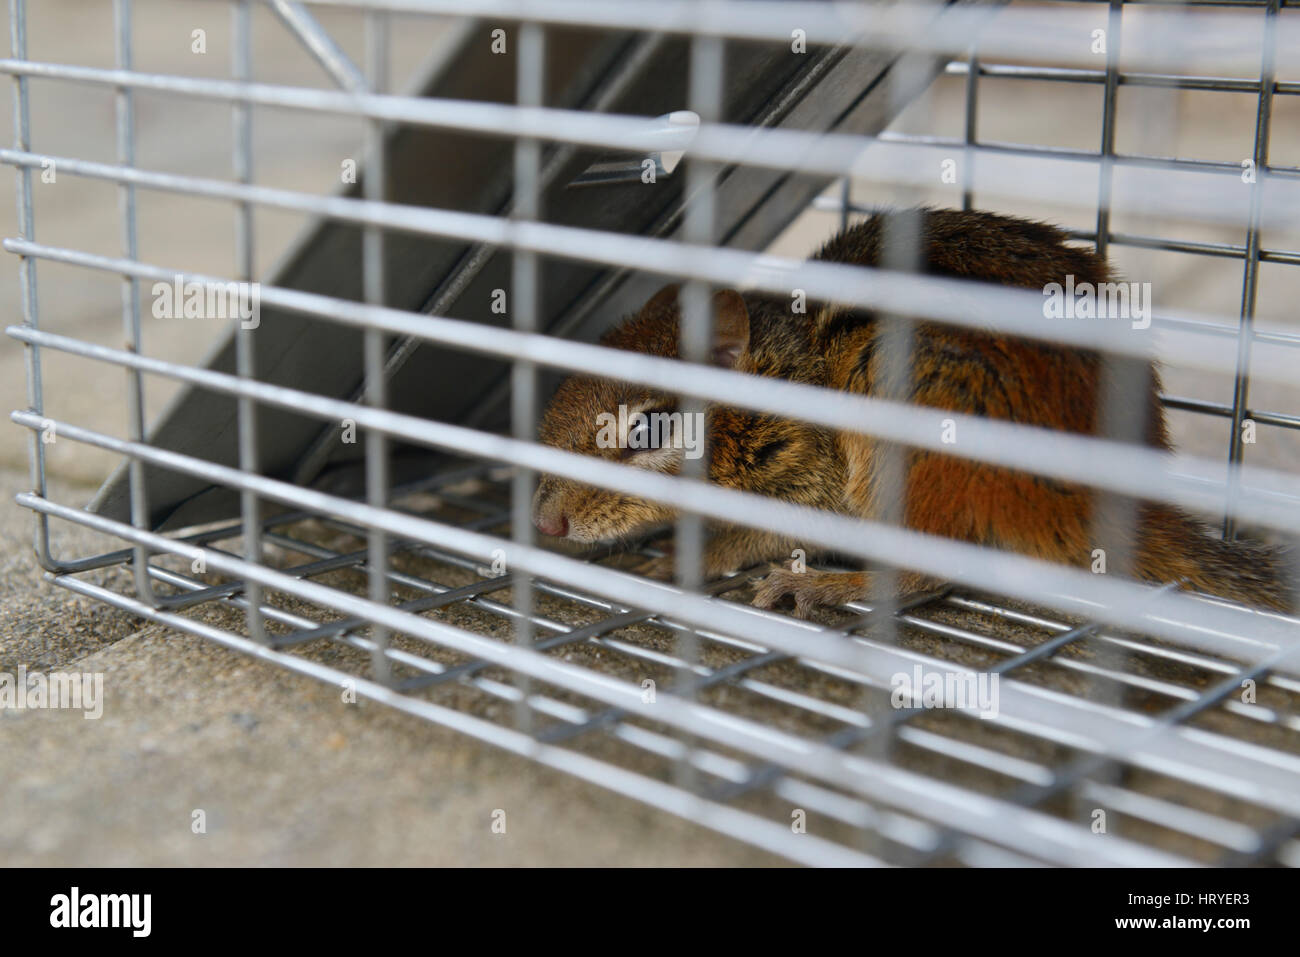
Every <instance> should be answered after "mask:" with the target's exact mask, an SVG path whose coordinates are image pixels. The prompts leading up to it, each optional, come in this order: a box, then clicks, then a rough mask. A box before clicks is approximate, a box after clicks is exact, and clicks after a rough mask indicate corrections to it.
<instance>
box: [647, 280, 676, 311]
mask: <svg viewBox="0 0 1300 957" xmlns="http://www.w3.org/2000/svg"><path fill="white" fill-rule="evenodd" d="M681 291H682V287H681V286H680V285H679V284H678V283H675V282H674V283H670V284H669V285H667V286H664V287H663V288H662V289H660V290H659V291H658V292H657V293H655V294H654V295H653V296H651V297H650V298H649V299H647V300H646V304H645V305H644V306H642V307H641V310H642V311H643V312H660V311H661V310H664V309H676V308H677V296H678V295H679V294H680V293H681Z"/></svg>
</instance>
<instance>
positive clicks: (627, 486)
mask: <svg viewBox="0 0 1300 957" xmlns="http://www.w3.org/2000/svg"><path fill="white" fill-rule="evenodd" d="M19 331H21V332H23V333H24V335H25V336H32V335H35V336H37V337H38V338H39V339H40V340H42V341H43V342H44V343H45V344H47V345H58V346H59V347H61V348H64V349H65V350H66V351H69V352H74V353H80V354H86V355H97V356H99V357H101V358H108V359H110V361H115V362H119V363H121V364H123V365H127V366H129V367H131V368H138V369H141V370H144V371H160V372H166V373H167V374H174V375H175V376H176V377H178V378H182V379H186V380H187V381H191V382H194V383H195V384H199V383H206V384H209V385H215V386H219V387H220V388H221V390H222V391H226V392H230V393H232V394H237V395H245V396H248V397H251V398H256V399H259V400H260V401H263V402H267V403H268V404H276V405H279V406H281V407H283V408H290V409H296V410H297V411H300V412H310V413H311V414H316V415H321V416H323V417H326V418H332V419H336V420H340V421H341V420H342V419H344V418H353V419H355V420H356V421H357V423H358V424H359V425H361V426H362V427H363V428H373V429H375V430H378V431H382V432H384V433H385V434H388V435H392V436H397V437H402V438H407V439H410V440H412V441H418V442H424V443H429V444H433V445H438V446H441V447H445V448H451V449H454V450H456V451H459V452H469V453H471V454H475V455H481V456H483V457H487V458H492V459H496V460H499V461H506V462H513V463H516V464H522V465H525V466H526V467H530V468H535V469H537V470H538V471H542V472H550V473H552V474H558V475H565V476H568V477H571V478H573V479H574V480H576V481H581V482H588V483H594V484H598V485H603V486H605V487H609V488H614V489H617V490H619V491H623V492H625V493H627V494H631V495H639V496H641V497H647V498H651V499H654V500H657V501H663V502H668V503H672V504H674V505H678V506H679V507H681V508H683V509H686V510H692V511H698V513H700V514H706V515H711V516H712V517H716V518H724V519H726V520H727V521H731V522H735V523H737V524H740V525H744V526H746V527H751V526H752V527H759V528H765V529H768V530H775V531H779V532H782V533H784V534H787V535H789V536H790V537H791V538H792V539H793V540H795V541H800V542H809V543H816V544H819V545H822V546H824V547H827V548H831V549H835V550H838V551H840V552H841V553H843V554H853V555H857V556H858V557H862V558H866V559H869V560H875V561H883V562H886V563H889V562H890V561H891V560H896V558H891V556H898V555H906V556H907V559H906V563H907V565H908V567H915V568H918V569H919V570H925V571H927V572H930V573H935V574H938V575H940V577H942V578H955V579H956V580H966V581H968V583H970V584H976V585H977V587H985V588H991V589H993V590H998V588H999V586H1000V585H1001V586H1002V587H1005V582H1006V579H1005V578H1003V577H1002V576H1003V575H1005V574H1011V573H1010V572H1002V571H1001V570H1000V568H999V569H998V570H997V571H995V572H994V573H993V574H991V575H990V574H982V573H983V572H987V571H988V570H989V568H990V567H992V568H997V567H998V566H997V563H999V562H1004V561H1005V562H1008V563H1009V565H1008V568H1010V567H1011V566H1017V563H1028V564H1027V565H1024V566H1017V567H1018V573H1019V574H1021V575H1028V576H1030V578H1031V580H1032V581H1033V582H1034V583H1039V582H1041V586H1042V587H1041V590H1037V591H1036V590H1034V589H1033V588H1032V586H1027V585H1026V584H1020V585H1018V587H1020V588H1021V589H1022V590H1021V591H1020V592H1019V594H1020V597H1023V598H1025V599H1026V600H1029V601H1033V600H1035V598H1036V597H1038V596H1042V595H1052V596H1054V597H1055V598H1056V599H1057V600H1058V601H1065V602H1067V603H1068V604H1072V605H1073V604H1075V603H1077V602H1081V603H1082V604H1081V605H1080V607H1082V608H1088V609H1091V608H1092V603H1093V599H1092V596H1093V595H1098V596H1099V593H1100V591H1101V590H1102V589H1108V588H1112V587H1119V588H1121V589H1123V588H1127V589H1131V590H1129V591H1119V592H1114V593H1111V594H1110V596H1109V597H1110V600H1111V601H1114V602H1116V603H1117V608H1114V609H1110V610H1109V611H1108V613H1109V614H1118V615H1119V616H1120V618H1119V620H1118V621H1114V623H1117V624H1122V625H1127V626H1131V627H1139V628H1140V627H1142V625H1139V624H1136V623H1135V621H1134V620H1133V619H1131V618H1129V617H1128V615H1127V613H1125V612H1123V611H1121V610H1120V609H1122V608H1123V607H1125V606H1127V605H1130V604H1131V603H1132V602H1134V601H1137V600H1138V596H1139V595H1142V594H1147V593H1148V590H1147V589H1145V588H1144V587H1143V586H1139V585H1136V584H1132V583H1127V582H1119V581H1106V582H1103V581H1102V580H1101V579H1099V578H1098V577H1097V576H1095V575H1089V574H1087V573H1084V572H1080V571H1076V570H1074V569H1068V568H1065V567H1064V566H1058V565H1052V564H1049V563H1045V562H1042V561H1036V560H1032V559H1026V558H1022V557H1021V556H1015V555H1011V554H1010V553H996V557H995V555H994V554H989V553H988V551H987V550H986V549H981V548H979V547H978V546H973V545H965V544H962V543H957V542H948V540H946V539H936V538H934V537H932V536H926V535H920V534H918V533H915V532H907V531H905V530H902V529H897V528H891V527H889V526H885V525H881V524H880V523H874V522H863V521H861V520H859V519H853V518H851V517H849V516H845V515H840V514H837V513H827V512H820V511H817V510H813V509H808V508H803V507H799V506H793V505H791V504H789V503H785V502H780V501H777V500H773V499H769V498H765V497H761V496H755V495H753V494H749V493H742V492H737V491H733V490H730V489H723V488H720V487H717V486H713V485H710V484H708V483H705V482H701V481H692V480H686V479H682V478H679V477H670V476H665V475H659V474H657V473H650V472H646V471H644V470H640V469H636V468H633V467H630V466H626V465H621V464H615V463H611V462H605V461H603V460H599V459H593V458H590V457H587V456H581V455H576V454H574V453H569V452H565V451H562V450H559V449H554V448H549V447H546V446H541V445H535V444H532V443H525V442H519V441H516V440H513V439H507V438H504V437H501V436H494V435H490V434H487V433H481V432H477V431H475V430H472V429H465V428H463V427H459V426H451V425H447V424H445V423H435V422H432V421H429V420H426V419H420V418H416V417H414V416H404V415H399V414H397V413H392V412H385V411H383V410H374V409H371V408H368V407H365V406H358V405H353V404H351V403H346V402H342V401H340V400H335V399H329V398H326V397H323V396H317V395H313V394H309V393H303V392H300V391H298V390H292V389H285V388H284V387H280V386H272V385H269V384H266V383H258V382H252V381H248V380H242V379H239V378H237V377H232V376H228V375H226V374H223V373H217V372H215V371H212V370H199V369H192V368H190V367H186V366H175V367H174V368H170V369H167V368H165V367H166V366H168V365H169V364H167V363H163V362H161V361H160V360H154V359H149V358H147V357H143V356H137V355H135V354H133V353H126V352H120V353H118V354H116V355H113V353H114V352H116V350H108V349H106V348H104V347H100V346H93V345H90V344H87V343H82V342H80V340H66V341H60V339H62V338H63V337H57V338H56V337H52V336H51V335H50V334H48V333H39V332H36V331H33V330H25V329H23V328H20V329H19ZM20 338H22V336H20ZM13 418H14V421H17V422H19V423H20V424H26V425H28V426H29V427H31V428H38V429H39V428H45V427H46V425H47V424H48V423H49V421H50V420H47V419H45V418H43V417H39V416H34V415H33V414H31V413H14V415H13ZM55 434H57V435H67V436H69V437H74V438H75V437H77V436H83V437H84V438H85V440H88V441H92V442H96V443H98V442H102V441H104V440H105V438H106V437H102V436H97V435H96V434H95V433H92V432H89V431H87V430H83V429H78V428H76V427H75V426H61V425H59V424H57V423H56V424H55ZM110 441H111V440H110ZM122 448H123V449H125V448H126V447H125V446H123V447H122ZM132 448H138V449H145V450H147V451H143V452H141V453H140V454H142V455H143V456H144V457H156V456H159V455H163V456H168V457H169V461H172V462H176V463H189V462H191V461H193V460H190V459H189V457H186V456H176V455H175V454H174V453H169V452H164V451H162V450H155V449H152V448H149V447H147V446H139V445H138V444H133V445H132ZM133 454H134V453H133ZM204 464H205V465H208V467H209V469H212V470H219V471H220V474H222V475H225V476H228V477H230V478H232V479H234V480H235V481H239V480H240V478H241V477H242V473H240V472H239V471H238V470H230V469H227V468H226V467H224V466H217V465H212V464H209V463H204ZM1112 467H1113V465H1112ZM216 474H217V472H215V471H213V472H209V473H208V477H212V476H214V475H216ZM218 481H224V480H221V479H219V480H218ZM1148 481H1150V480H1149V479H1148ZM287 487H288V488H296V487H295V486H287ZM290 504H294V503H293V502H290ZM886 529H887V531H886ZM882 535H888V536H889V537H891V538H893V537H897V536H900V535H901V536H902V538H901V539H900V541H899V547H898V548H896V549H888V548H876V547H868V546H866V545H864V543H871V545H872V546H874V544H875V541H876V540H878V539H879V538H880V537H881V536H882ZM903 542H906V544H903ZM940 543H946V545H945V544H940ZM945 547H955V548H957V549H958V550H957V551H956V552H953V553H951V554H950V555H948V556H947V557H946V561H945V566H944V567H943V568H940V567H937V566H935V565H931V564H929V563H927V562H925V561H924V560H923V558H922V556H923V555H925V554H927V552H929V551H930V550H936V551H934V554H935V555H936V560H937V556H938V554H939V553H940V552H942V551H943V550H944V549H945ZM488 553H490V549H489V551H488V552H483V554H488ZM981 554H983V555H985V562H986V563H987V566H986V567H985V568H977V567H976V566H977V564H978V563H979V560H978V559H976V557H975V556H977V555H981ZM914 563H915V564H914ZM963 576H966V577H963ZM969 576H977V578H978V580H969ZM1058 576H1059V577H1058ZM1065 581H1071V582H1072V583H1073V584H1072V585H1070V586H1067V585H1064V582H1065ZM1049 583H1050V584H1049ZM1025 589H1027V590H1025ZM1073 589H1077V590H1073ZM1121 594H1122V595H1123V598H1121V597H1120V596H1121ZM1181 600H1182V601H1188V602H1190V601H1191V600H1190V599H1181ZM1103 602H1104V600H1103ZM1193 604H1194V603H1193ZM1179 608H1180V609H1181V611H1182V613H1183V615H1182V616H1183V617H1184V618H1185V619H1186V620H1188V621H1190V622H1197V623H1199V624H1202V625H1204V624H1207V622H1206V619H1205V615H1206V613H1205V612H1204V611H1198V612H1195V613H1193V612H1192V605H1191V604H1189V605H1182V606H1179ZM1230 611H1231V612H1236V611H1238V610H1237V609H1228V608H1227V607H1226V606H1225V607H1222V608H1220V611H1219V614H1225V613H1227V612H1230ZM1241 611H1245V610H1244V609H1242V610H1241ZM1084 613H1085V614H1087V613H1089V612H1084ZM1246 614H1247V618H1246V619H1231V618H1229V617H1226V615H1225V617H1223V618H1222V619H1220V624H1219V625H1218V628H1220V629H1222V631H1221V633H1220V635H1219V637H1218V638H1217V639H1211V638H1209V637H1202V638H1200V639H1199V640H1200V641H1202V642H1204V641H1212V642H1217V643H1218V644H1217V645H1216V646H1218V647H1222V645H1221V642H1222V641H1223V640H1225V639H1227V638H1228V637H1229V636H1233V635H1234V631H1235V630H1236V629H1239V628H1247V631H1249V630H1252V629H1250V628H1249V627H1247V626H1246V624H1245V622H1246V621H1251V624H1252V625H1253V626H1254V628H1255V629H1259V630H1260V631H1261V633H1275V634H1276V636H1277V639H1278V640H1279V641H1288V642H1289V641H1297V640H1300V635H1291V634H1289V633H1288V632H1287V631H1286V629H1284V628H1281V627H1279V626H1278V625H1277V623H1276V622H1273V623H1270V622H1269V621H1268V619H1267V618H1260V617H1258V616H1253V615H1252V614H1251V613H1249V612H1246ZM1187 616H1190V618H1188V617H1187ZM1149 618H1150V616H1146V615H1143V616H1142V617H1141V618H1140V619H1139V620H1141V621H1142V622H1144V623H1145V624H1146V626H1147V627H1151V626H1152V622H1151V621H1149V620H1148V619H1149ZM1230 620H1233V621H1234V625H1232V626H1229V625H1228V622H1229V621H1230ZM1159 627H1162V628H1165V627H1168V625H1167V624H1166V623H1160V625H1159ZM1179 636H1181V637H1182V638H1183V640H1185V641H1186V640H1188V638H1187V636H1186V635H1185V634H1182V633H1179V632H1176V633H1175V634H1174V635H1173V637H1179ZM1284 636H1285V637H1284ZM1236 640H1237V641H1241V640H1242V638H1241V637H1240V636H1236ZM1247 641H1248V642H1250V643H1255V644H1256V646H1257V647H1258V642H1257V641H1256V640H1251V639H1247ZM1241 650H1242V649H1241V648H1238V649H1237V651H1238V652H1239V653H1240V651H1241Z"/></svg>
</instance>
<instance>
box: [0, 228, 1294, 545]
mask: <svg viewBox="0 0 1300 957" xmlns="http://www.w3.org/2000/svg"><path fill="white" fill-rule="evenodd" d="M5 248H10V249H15V250H22V251H24V253H25V254H30V255H41V256H46V257H49V258H58V259H59V260H61V261H65V262H72V263H76V264H78V265H86V266H89V267H91V268H100V269H106V270H112V271H119V270H124V271H127V272H129V273H130V274H132V275H137V276H141V277H143V278H155V279H162V280H166V281H170V280H172V279H173V278H174V276H175V275H180V274H172V273H170V272H168V271H166V270H163V269H159V268H157V267H145V266H143V265H142V264H137V263H126V262H125V261H122V260H108V259H104V258H102V257H94V256H90V255H89V254H81V253H72V252H69V251H55V250H48V249H46V248H44V247H37V246H34V245H29V244H28V245H21V246H20V245H19V244H17V243H14V242H12V241H6V244H5ZM185 279H186V281H190V280H191V279H192V280H193V281H204V282H221V281H222V280H219V279H213V278H211V277H195V276H193V275H192V274H189V275H186V276H185ZM260 296H261V300H262V302H264V303H266V304H270V305H276V306H280V307H282V308H287V309H297V310H302V311H309V312H310V313H311V314H313V315H320V316H323V317H329V318H336V319H338V320H340V321H347V322H348V323H349V324H353V325H357V326H366V325H370V326H375V327H379V328H384V329H387V330H388V331H391V332H394V333H396V334H399V335H413V336H415V337H416V338H420V339H424V340H426V341H431V342H438V343H440V344H443V345H450V346H453V347H455V348H465V349H468V350H469V351H475V352H487V353H489V354H493V355H498V356H501V357H503V358H512V357H514V356H516V355H527V356H529V357H530V359H531V360H532V361H535V362H537V363H538V364H541V365H548V366H553V367H557V368H563V369H567V370H569V371H572V372H579V373H582V372H587V371H588V370H590V369H601V370H602V371H603V372H604V374H605V375H607V376H609V377H611V378H621V379H627V380H628V381H633V382H641V383H645V384H650V385H654V386H656V387H658V388H662V389H664V390H666V391H668V392H672V393H678V394H682V395H694V396H698V397H701V398H706V399H712V400H715V401H720V402H725V403H727V404H729V405H737V406H740V407H742V408H751V409H756V410H758V411H764V412H769V413H771V414H774V415H781V416H784V417H805V418H806V419H807V421H811V422H814V423H817V424H820V425H825V426H828V427H831V428H837V429H840V430H842V431H849V432H859V433H864V434H871V435H876V436H878V437H881V438H887V439H889V440H891V441H897V442H901V443H903V444H905V445H909V446H913V447H920V448H928V449H930V450H932V451H936V452H941V453H944V454H952V453H953V452H954V451H958V449H956V448H955V447H954V445H953V444H948V443H945V442H944V441H943V439H944V434H943V430H942V428H940V427H939V425H940V423H941V421H942V420H943V419H951V420H952V422H953V424H954V427H955V429H956V430H957V434H958V435H960V436H961V441H960V443H959V445H960V449H959V451H960V453H961V455H962V456H963V457H966V458H973V459H977V460H981V461H988V462H993V463H996V464H999V465H1004V466H1007V467H1009V468H1017V469H1023V470H1025V471H1030V472H1035V473H1038V474H1043V475H1048V476H1050V477H1053V478H1058V479H1060V480H1062V481H1069V482H1073V483H1087V484H1093V485H1096V486H1097V487H1101V488H1107V489H1110V490H1112V491H1117V492H1123V493H1126V494H1129V495H1134V496H1137V497H1140V498H1150V499H1155V500H1164V501H1169V502H1171V503H1174V504H1179V505H1183V506H1185V507H1188V508H1210V509H1214V508H1217V507H1218V506H1219V505H1220V497H1221V496H1220V494H1218V493H1219V492H1220V490H1221V488H1222V487H1223V486H1222V484H1221V483H1222V481H1223V479H1222V478H1221V476H1222V474H1223V468H1222V465H1221V464H1220V463H1218V462H1214V461H1210V460H1201V459H1194V458H1191V457H1188V456H1181V455H1180V456H1170V455H1168V454H1166V453H1163V452H1159V451H1156V450H1153V449H1143V448H1138V447H1134V446H1131V445H1126V444H1122V443H1117V442H1113V441H1109V440H1103V439H1097V438H1091V437H1085V436H1077V435H1067V434H1066V433H1061V432H1054V431H1052V430H1048V429H1042V428H1036V427H1029V426H1024V425H1019V424H1015V423H1010V422H1000V421H996V420H990V419H983V418H980V417H978V416H974V415H967V414H962V413H953V412H948V411H946V410H943V411H940V410H925V409H924V408H922V407H917V406H912V405H909V404H907V403H902V402H892V401H888V400H882V399H879V398H875V397H865V396H852V395H847V394H845V393H840V392H836V391H833V390H827V389H821V388H816V387H812V386H806V385H801V384H796V383H792V382H785V381H782V380H777V379H770V378H767V379H762V380H760V382H756V380H755V379H754V378H753V377H752V376H746V375H743V374H740V373H735V372H732V371H730V370H724V369H717V368H713V367H701V366H696V365H687V364H684V363H681V362H677V361H674V360H668V359H662V358H656V357H652V356H645V355H638V354H635V353H629V352H626V351H623V350H614V349H608V348H604V347H600V346H591V345H585V344H581V343H573V342H568V341H564V340H558V339H553V338H551V337H547V336H539V335H534V334H524V333H518V332H515V331H513V330H505V329H494V328H492V327H489V326H484V325H482V324H477V323H470V322H464V321H461V320H451V319H444V318H439V317H429V316H424V315H419V314H412V313H404V312H400V311H397V310H389V309H379V308H378V307H371V306H365V305H361V304H356V303H350V302H345V301H341V300H336V299H332V298H330V297H325V296H313V295H311V294H307V293H301V292H297V291H294V290H285V289H280V288H277V287H263V288H262V289H261V290H260ZM7 331H8V334H9V335H10V336H12V337H13V338H16V339H18V340H20V341H23V342H31V343H33V344H40V345H44V346H46V347H49V348H55V349H59V350H61V351H65V352H68V353H71V354H75V355H82V356H85V357H87V358H91V359H96V360H99V361H107V362H112V363H115V364H119V365H123V366H125V367H127V368H131V369H142V370H145V371H149V372H153V373H157V374H160V375H165V376H168V377H171V378H177V379H181V380H183V381H187V382H190V383H192V384H195V385H201V386H203V387H205V388H210V389H213V390H217V391H222V392H228V393H229V392H232V391H234V394H240V395H245V394H247V395H252V396H254V397H256V398H259V399H261V400H262V401H265V402H268V403H275V404H279V405H281V406H282V407H286V408H291V409H296V410H299V411H303V410H315V411H314V412H313V414H316V415H319V416H321V417H323V418H326V419H331V420H336V421H337V420H341V419H342V418H355V419H356V420H357V421H358V422H363V421H364V423H365V424H366V425H367V426H368V427H372V428H376V429H379V430H383V431H385V432H386V433H387V434H391V435H395V436H397V437H401V438H407V439H410V440H412V441H418V442H424V443H432V444H436V445H439V446H441V447H449V446H447V444H446V442H445V441H435V440H434V439H433V438H432V436H433V435H434V433H435V432H439V433H441V434H443V435H445V436H459V437H460V440H461V441H463V442H475V443H476V444H475V445H473V446H469V445H460V446H450V447H455V448H459V449H461V450H462V451H466V450H470V449H473V450H474V454H477V455H485V456H488V457H494V458H498V459H499V460H501V461H507V462H515V461H517V459H514V458H502V457H501V456H502V451H501V450H500V449H498V450H496V451H495V452H487V451H485V450H484V447H483V446H482V443H481V441H479V440H478V439H476V438H474V437H475V436H477V435H478V433H476V432H475V431H474V430H471V429H464V428H459V427H455V426H450V425H446V424H438V425H437V426H434V425H432V424H431V423H429V422H428V421H427V420H424V419H419V418H416V417H412V416H406V417H398V418H394V417H393V416H390V415H387V414H383V413H381V414H379V415H375V414H373V410H368V409H365V408H363V407H360V406H355V405H352V404H348V403H342V402H340V401H339V400H333V399H328V398H325V397H321V396H316V395H315V394H307V393H304V392H301V391H299V390H294V389H286V388H284V387H277V386H271V385H269V384H245V383H243V382H239V381H237V380H235V379H233V378H232V377H230V376H228V375H225V374H222V373H218V372H215V371H212V370H205V369H195V368H191V367H188V366H184V365H180V364H176V363H168V362H165V361H162V360H157V359H151V358H148V357H143V356H138V355H136V354H135V353H128V352H125V351H120V350H111V349H107V348H105V347H101V346H95V345H91V344H87V343H84V342H82V341H80V340H77V339H73V338H70V337H65V336H57V335H54V334H51V333H45V332H42V331H39V330H30V329H27V327H25V326H11V327H10V328H9V330H7ZM236 390H237V391H236ZM249 390H253V391H249ZM520 451H521V450H516V452H515V454H520ZM585 461H586V462H589V463H591V464H592V465H594V466H595V467H596V468H597V469H600V468H602V467H606V466H605V464H604V463H600V462H592V461H591V460H590V459H587V460H585ZM552 470H555V469H552ZM597 474H599V473H597ZM611 474H612V473H611ZM1241 477H1242V480H1243V494H1242V495H1241V496H1240V497H1239V498H1238V500H1237V501H1236V502H1235V503H1234V514H1237V515H1239V516H1241V517H1243V518H1247V519H1249V520H1252V521H1256V522H1260V523H1263V524H1266V525H1270V526H1275V527H1280V528H1287V529H1289V530H1294V531H1300V507H1295V506H1296V503H1291V505H1290V506H1287V505H1286V504H1284V503H1285V502H1286V499H1285V497H1284V496H1285V494H1286V490H1288V489H1293V488H1294V485H1293V480H1292V478H1291V476H1289V475H1287V474H1285V473H1281V472H1271V471H1268V470H1263V469H1259V468H1257V467H1253V466H1248V467H1241ZM1274 493H1276V494H1274Z"/></svg>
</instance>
